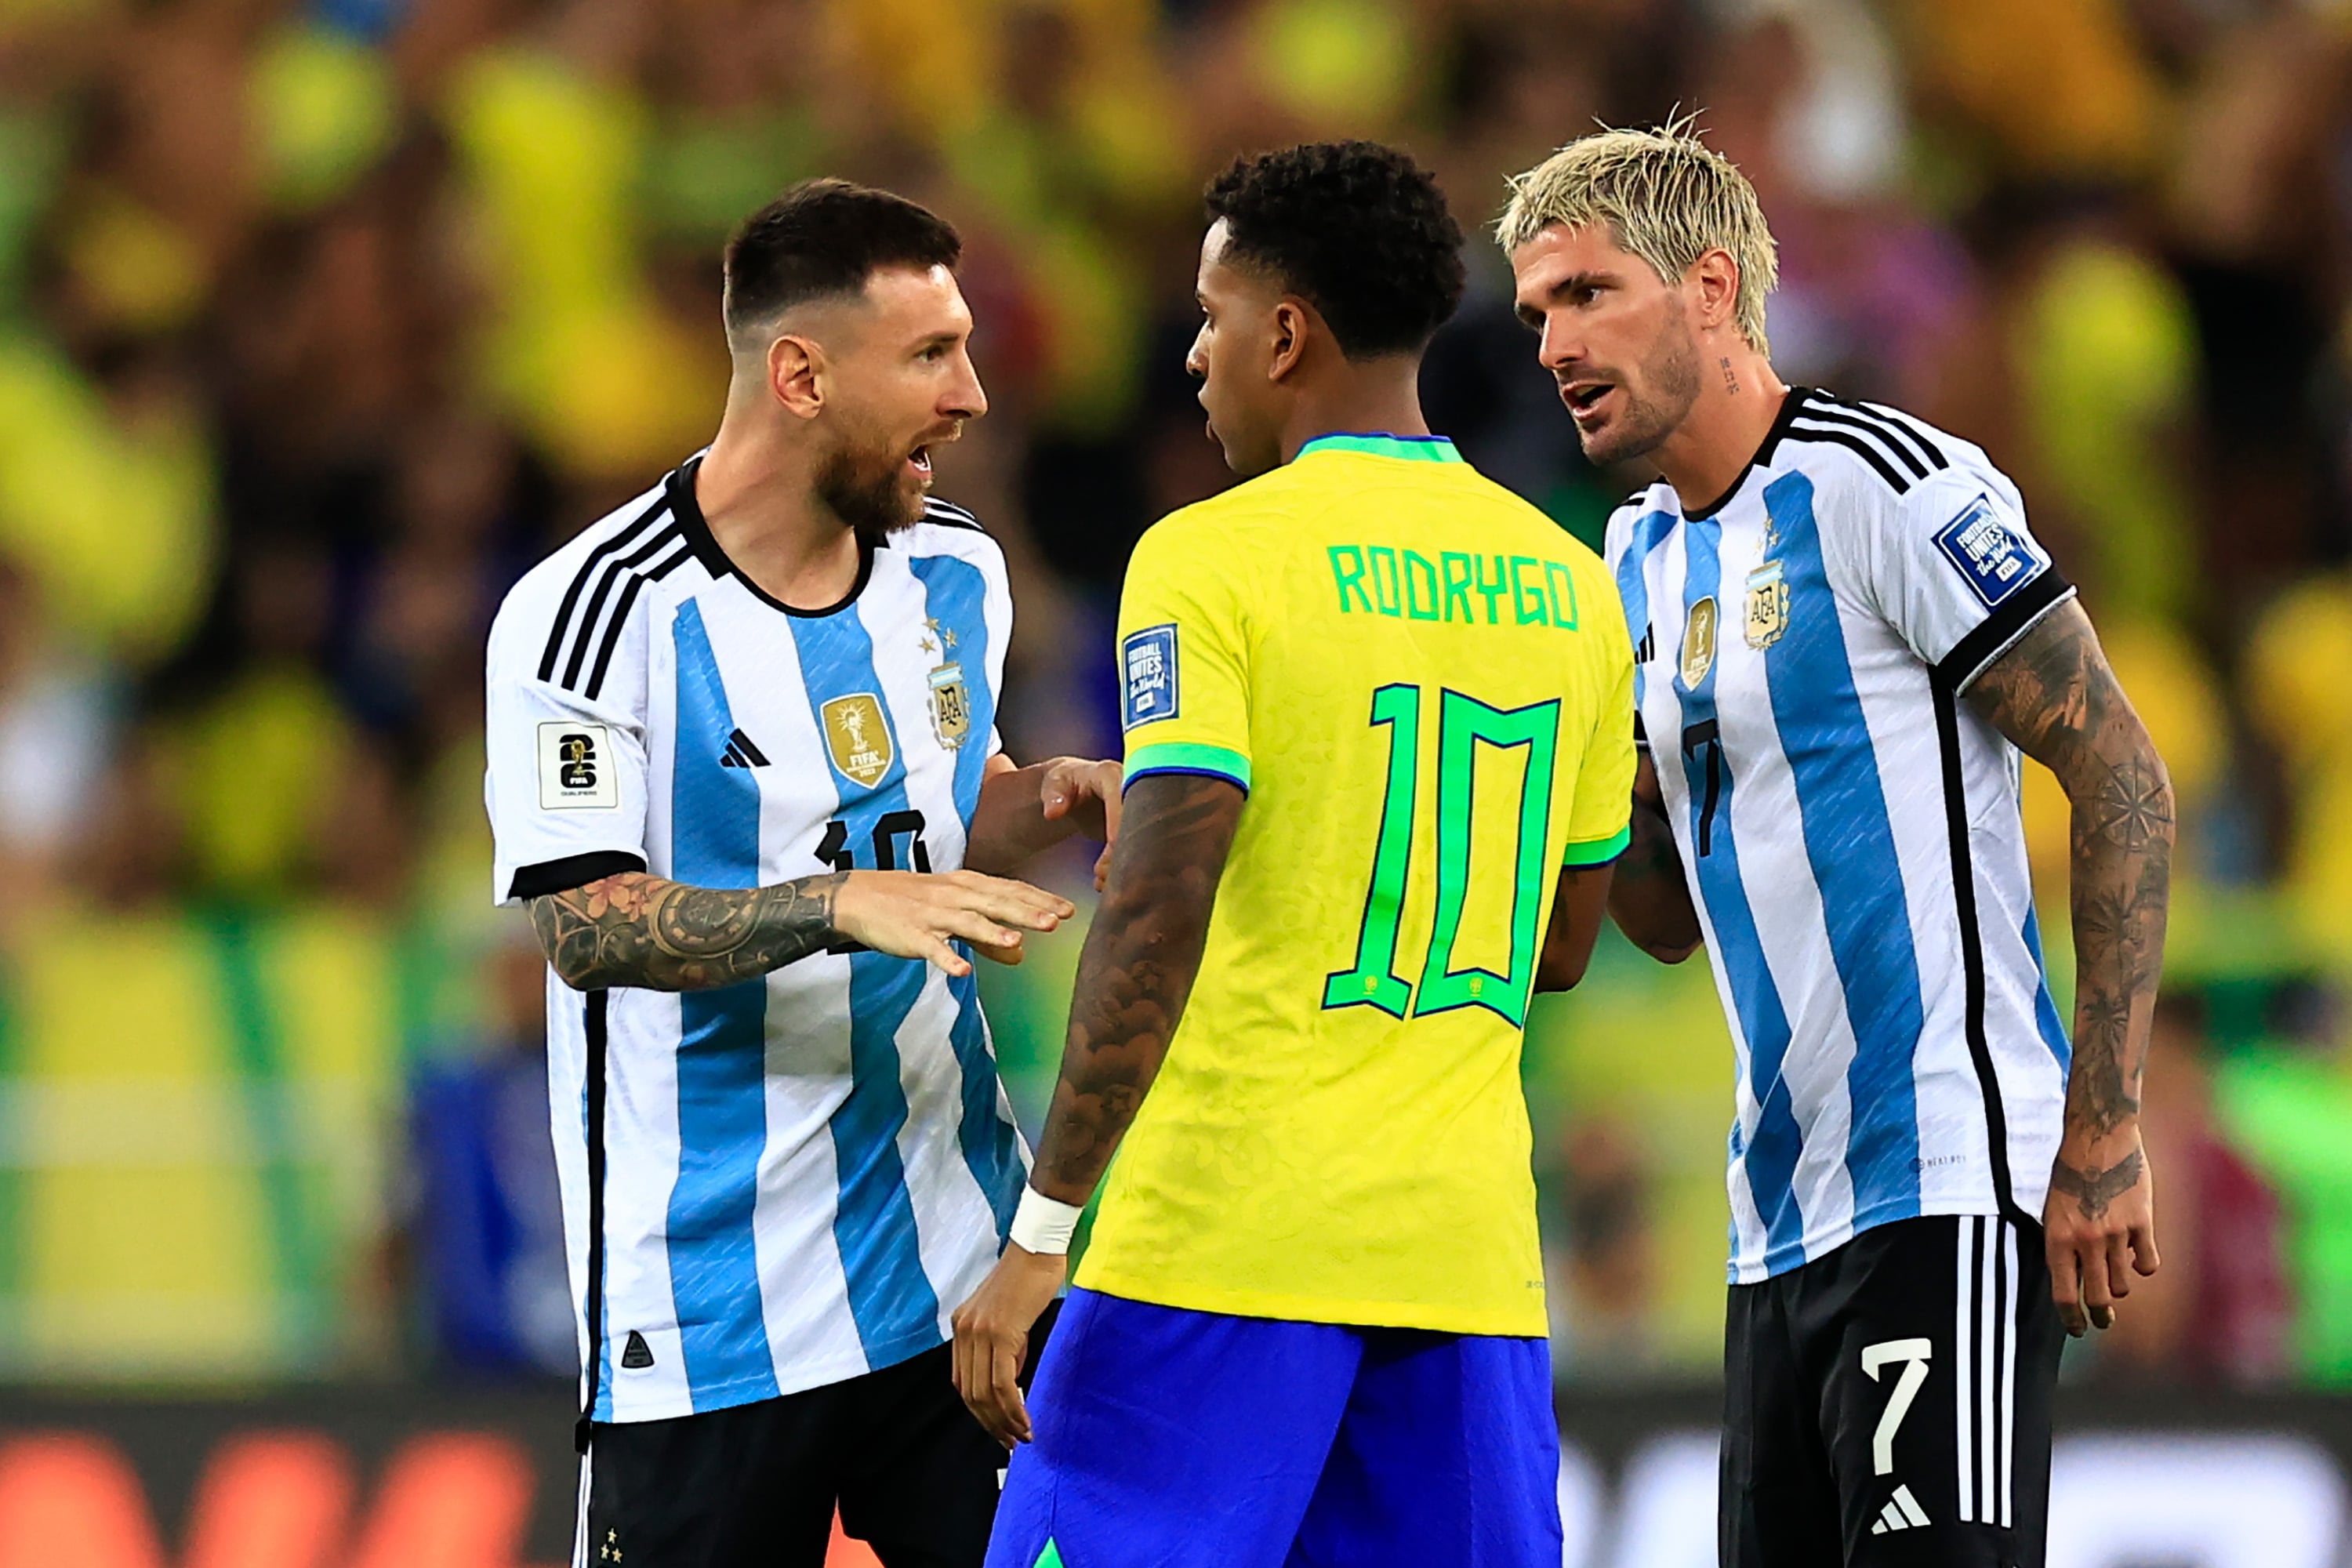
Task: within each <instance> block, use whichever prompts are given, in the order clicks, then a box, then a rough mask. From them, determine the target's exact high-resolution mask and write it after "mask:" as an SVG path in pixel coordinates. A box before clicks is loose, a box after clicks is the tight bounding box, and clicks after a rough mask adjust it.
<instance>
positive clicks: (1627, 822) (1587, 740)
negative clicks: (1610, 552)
mask: <svg viewBox="0 0 2352 1568" xmlns="http://www.w3.org/2000/svg"><path fill="white" fill-rule="evenodd" d="M1607 586H1608V584H1607V582H1606V580H1605V578H1604V580H1603V582H1602V584H1601V587H1603V588H1607ZM1605 603H1606V605H1607V610H1606V613H1605V615H1602V616H1597V617H1596V621H1595V630H1594V633H1593V635H1592V637H1591V639H1590V640H1589V641H1586V640H1580V642H1579V644H1578V647H1579V649H1580V651H1582V652H1584V653H1585V657H1587V658H1590V659H1591V660H1593V661H1594V662H1595V663H1596V664H1597V665H1598V666H1599V672H1598V675H1597V677H1588V678H1587V679H1594V680H1595V682H1596V684H1597V686H1598V687H1599V689H1600V690H1601V701H1600V702H1599V703H1598V704H1597V705H1596V706H1595V708H1594V710H1593V721H1592V728H1591V731H1590V732H1589V733H1588V734H1586V735H1585V737H1584V744H1583V748H1582V752H1581V755H1580V756H1579V757H1578V758H1577V761H1576V789H1575V793H1574V794H1573V795H1571V796H1570V805H1569V813H1568V847H1567V848H1566V849H1565V850H1563V851H1562V852H1561V854H1560V864H1561V865H1562V866H1567V867H1576V866H1601V865H1605V864H1607V863H1608V862H1609V861H1612V860H1614V859H1615V858H1617V857H1618V856H1620V855H1622V854H1623V853H1624V852H1625V847H1626V846H1627V845H1628V844H1630V843H1632V842H1633V767H1634V752H1633V732H1634V726H1635V724H1636V722H1637V721H1636V718H1635V715H1634V711H1633V641H1632V639H1631V638H1630V637H1627V636H1626V635H1625V633H1624V631H1623V629H1622V628H1623V626H1624V625H1625V616H1624V612H1623V610H1622V608H1621V607H1620V606H1619V605H1618V602H1617V595H1616V594H1615V593H1614V592H1613V591H1611V592H1608V593H1607V594H1606V595H1605ZM1563 749H1565V748H1563Z"/></svg>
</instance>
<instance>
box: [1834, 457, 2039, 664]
mask: <svg viewBox="0 0 2352 1568" xmlns="http://www.w3.org/2000/svg"><path fill="white" fill-rule="evenodd" d="M1885 519H1886V521H1885V526H1884V527H1882V528H1881V529H1879V530H1876V531H1874V535H1873V537H1872V538H1871V539H1870V540H1869V541H1868V548H1867V549H1866V550H1865V552H1864V563H1865V571H1866V572H1867V574H1868V575H1869V577H1870V587H1871V591H1872V593H1873V595H1874V597H1875V599H1876V602H1877V605H1878V610H1879V613H1880V614H1881V615H1883V616H1885V618H1886V620H1887V623H1888V624H1889V625H1891V626H1894V628H1895V631H1896V632H1897V633H1898V634H1899V635H1900V636H1901V637H1902V638H1903V640H1904V641H1905V642H1906V643H1908V644H1909V645H1910V646H1911V650H1912V651H1913V652H1914V653H1916V654H1917V655H1918V656H1919V657H1920V658H1922V659H1923V660H1925V661H1926V662H1927V664H1928V665H1929V666H1930V667H1931V668H1933V669H1934V670H1935V672H1936V675H1937V679H1939V680H1940V681H1942V682H1943V683H1944V684H1945V685H1946V686H1947V687H1948V688H1949V689H1952V690H1955V691H1965V690H1966V689H1968V688H1969V683H1970V682H1972V681H1974V680H1975V679H1976V678H1977V677H1978V676H1979V675H1981V674H1983V673H1984V670H1985V668H1986V667H1987V666H1988V665H1990V664H1991V663H1992V661H1993V660H1994V659H1996V658H2000V656H2001V655H2002V654H2004V653H2006V652H2008V651H2009V649H2010V648H2011V647H2012V646H2013V645H2014V644H2015V643H2016V642H2017V640H2018V639H2019V638H2020V637H2023V636H2024V635H2025V634H2026V633H2027V632H2029V631H2031V630H2032V629H2033V627H2034V626H2035V624H2036V623H2038V622H2039V621H2040V620H2041V619H2042V616H2046V615H2048V614H2049V613H2050V612H2051V610H2053V608H2055V607H2056V606H2057V605H2061V604H2063V603H2064V602H2065V601H2066V600H2068V599H2070V598H2072V597H2073V596H2074V584H2071V583H2069V582H2067V581H2066V578H2065V576H2064V574H2063V573H2061V572H2060V571H2059V570H2058V568H2057V567H2056V566H2055V565H2054V564H2053V563H2052V562H2051V559H2050V552H2048V551H2046V550H2044V549H2043V548H2042V544H2041V542H2039V541H2038V540H2036V539H2035V538H2034V537H2033V533H2032V530H2031V529H2029V528H2028V527H2027V526H2026V522H2025V512H2024V509H2023V507H2022V506H2021V504H2020V502H2019V501H2018V499H2017V496H2016V492H2015V491H2014V490H2013V489H2011V488H2010V487H2009V486H2007V485H2005V484H2001V483H1998V482H1994V481H1992V480H1991V479H1990V478H1989V477H1988V476H1987V475H1985V474H1983V473H1982V472H1979V471H1976V470H1972V469H1969V468H1961V467H1958V466H1957V465H1956V466H1954V467H1952V468H1944V469H1940V470H1938V471H1937V473H1936V474H1934V475H1933V476H1932V477H1930V478H1929V479H1927V480H1925V481H1923V482H1921V483H1919V484H1916V485H1914V486H1913V487H1912V488H1911V489H1910V491H1909V492H1908V493H1907V494H1906V495H1905V496H1903V497H1902V498H1901V499H1900V500H1890V504H1889V507H1888V510H1887V512H1886V514H1885Z"/></svg>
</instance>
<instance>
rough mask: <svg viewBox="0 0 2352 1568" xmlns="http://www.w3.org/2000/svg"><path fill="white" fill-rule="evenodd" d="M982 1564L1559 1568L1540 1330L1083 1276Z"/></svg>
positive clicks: (1033, 1404)
mask: <svg viewBox="0 0 2352 1568" xmlns="http://www.w3.org/2000/svg"><path fill="white" fill-rule="evenodd" d="M1029 1413H1030V1417H1031V1421H1032V1424H1033V1426H1034V1429H1035V1431H1036V1435H1037V1440H1036V1441H1035V1442H1034V1443H1031V1444H1027V1445H1024V1447H1022V1448H1021V1449H1020V1450H1019V1451H1018V1452H1016V1453H1015V1454H1014V1455H1013V1465H1012V1469H1011V1471H1010V1473H1009V1474H1008V1475H1007V1476H1006V1478H1005V1483H1004V1498H1003V1502H1002V1503H1001V1504H1000V1505H999V1507H998V1510H997V1514H996V1530H995V1533H994V1534H993V1535H992V1536H991V1537H990V1538H989V1544H988V1568H1037V1565H1038V1564H1039V1563H1044V1564H1045V1565H1046V1568H1054V1565H1055V1563H1060V1564H1061V1565H1062V1568H1194V1565H1197V1568H1285V1565H1296V1568H1308V1565H1316V1568H1320V1565H1322V1564H1346V1565H1348V1568H1379V1565H1381V1564H1390V1563H1393V1564H1395V1565H1396V1568H1432V1565H1433V1564H1438V1563H1443V1564H1446V1565H1447V1568H1537V1565H1538V1564H1541V1565H1542V1568H1559V1561H1560V1533H1559V1426H1557V1425H1556V1424H1555V1421H1554V1417H1553V1415H1552V1407H1551V1347H1550V1346H1549V1344H1548V1343H1547V1342H1545V1341H1542V1340H1539V1339H1506V1338H1500V1337H1496V1336H1489V1335H1478V1334H1441V1333H1431V1332H1427V1331H1423V1330H1417V1329H1360V1328H1348V1327H1344V1326H1341V1325H1339V1324H1333V1323H1301V1322H1290V1321H1282V1320H1278V1319H1269V1318H1234V1317H1226V1316H1224V1315H1223V1314H1222V1313H1217V1312H1191V1311H1185V1310H1181V1308H1175V1307H1156V1306H1151V1305H1150V1304H1148V1303H1145V1302H1141V1301H1129V1300H1124V1299H1122V1298H1120V1297H1117V1296H1105V1295H1102V1294H1099V1293H1098V1292H1096V1291H1092V1290H1073V1291H1071V1292H1070V1296H1069V1300H1068V1301H1067V1302H1066V1304H1065V1305H1064V1307H1063V1309H1062V1317H1061V1321H1060V1322H1059V1323H1058V1324H1057V1325H1055V1330H1054V1335H1053V1338H1052V1339H1051V1340H1050V1341H1048V1342H1047V1343H1046V1347H1045V1356H1044V1359H1043V1361H1042V1363H1040V1365H1039V1366H1038V1369H1037V1381H1036V1385H1035V1387H1034V1389H1033V1390H1032V1392H1031V1394H1030V1395H1029Z"/></svg>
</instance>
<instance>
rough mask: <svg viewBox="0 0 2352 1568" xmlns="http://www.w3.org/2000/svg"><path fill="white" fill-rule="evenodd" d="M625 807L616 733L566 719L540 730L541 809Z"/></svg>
mask: <svg viewBox="0 0 2352 1568" xmlns="http://www.w3.org/2000/svg"><path fill="white" fill-rule="evenodd" d="M620 804H621V781H620V778H619V776H618V775H617V774H615V773H614V772H613V731H610V730H608V729H606V728H605V727H604V725H602V724H580V723H575V722H573V721H571V720H569V719H566V720H562V721H553V722H549V723H545V724H541V726H540V727H539V808H540V809H541V811H611V810H614V809H615V808H616V807H618V806H619V805H620Z"/></svg>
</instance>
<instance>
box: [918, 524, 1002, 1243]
mask: <svg viewBox="0 0 2352 1568" xmlns="http://www.w3.org/2000/svg"><path fill="white" fill-rule="evenodd" d="M908 565H909V566H910V567H911V568H912V570H913V571H914V574H915V576H916V577H917V578H918V579H919V581H920V582H921V583H922V584H923V594H924V600H925V603H926V605H928V606H929V612H930V618H931V619H932V620H934V621H937V622H938V623H939V627H940V630H941V631H947V632H952V633H953V634H954V635H955V646H954V647H953V648H952V649H949V648H948V647H945V646H944V640H942V647H941V649H940V657H941V658H948V659H952V660H954V661H955V662H957V663H959V664H961V665H962V666H963V670H964V687H965V689H966V690H967V692H968V693H969V694H970V696H969V700H970V702H971V729H970V731H969V732H967V733H966V734H965V736H964V738H963V744H962V745H961V747H960V748H959V749H958V750H957V752H956V764H955V802H956V811H957V813H958V814H959V815H960V816H961V817H962V818H963V825H964V828H965V831H967V832H969V831H970V830H971V818H972V814H973V812H975V811H977V810H978V809H979V807H980V785H981V780H982V773H983V771H984V770H985V769H986V767H987V764H988V736H989V731H991V730H992V729H993V728H994V726H995V723H996V694H995V693H994V692H993V691H992V690H990V689H989V685H988V615H987V595H988V584H987V581H986V579H984V578H982V576H981V574H980V569H979V568H978V567H976V566H974V565H972V564H971V563H970V562H968V561H960V560H958V559H957V558H956V557H954V556H952V555H925V556H919V557H917V558H916V559H914V560H913V561H911V562H909V563H908ZM948 990H949V992H950V994H952V995H953V996H954V997H955V1002H956V1016H955V1023H954V1025H953V1026H952V1027H951V1028H950V1030H949V1033H948V1039H949V1043H950V1045H951V1046H953V1047H954V1049H955V1057H956V1066H957V1067H958V1068H961V1071H962V1076H963V1121H962V1125H961V1127H960V1128H959V1129H958V1133H959V1137H960V1138H961V1142H962V1145H963V1161H964V1164H965V1165H966V1166H968V1167H969V1168H970V1169H971V1179H972V1180H973V1181H975V1182H977V1183H979V1184H980V1190H981V1192H982V1194H985V1195H986V1197H987V1199H988V1206H989V1210H990V1212H991V1213H992V1214H993V1215H995V1216H996V1237H997V1239H998V1240H999V1241H1000V1242H1001V1241H1003V1239H1004V1237H1005V1236H1006V1235H1007V1234H1008V1233H1009V1232H1010V1231H1011V1229H1012V1227H1013V1208H1014V1206H1015V1205H1018V1204H1019V1203H1020V1201H1021V1186H1022V1183H1023V1181H1024V1179H1025V1173H1024V1172H1023V1170H1022V1169H1021V1148H1020V1144H1019V1143H1018V1142H1016V1136H1017V1135H1016V1134H1015V1133H1014V1131H1013V1124H1012V1123H1011V1122H1009V1121H1005V1120H1004V1119H1003V1118H1002V1117H1000V1116H999V1115H997V1113H996V1100H997V1095H996V1057H995V1054H994V1053H993V1052H992V1051H991V1050H990V1049H989V1048H988V1030H987V1026H985V1025H984V1024H983V1023H982V1021H981V1016H980V983H979V981H978V979H977V978H976V977H974V976H972V975H969V974H967V975H963V976H961V978H958V979H953V980H950V981H949V982H948Z"/></svg>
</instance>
